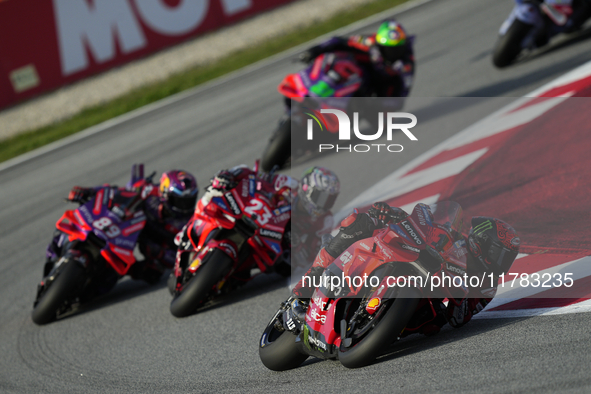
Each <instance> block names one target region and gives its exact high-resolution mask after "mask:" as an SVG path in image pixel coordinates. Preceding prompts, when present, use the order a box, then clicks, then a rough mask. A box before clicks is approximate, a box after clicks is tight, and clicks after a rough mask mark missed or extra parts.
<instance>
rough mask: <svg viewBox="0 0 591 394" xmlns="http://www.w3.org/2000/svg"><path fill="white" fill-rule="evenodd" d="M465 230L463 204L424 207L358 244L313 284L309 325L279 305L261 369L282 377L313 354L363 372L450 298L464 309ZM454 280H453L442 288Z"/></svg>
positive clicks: (286, 306)
mask: <svg viewBox="0 0 591 394" xmlns="http://www.w3.org/2000/svg"><path fill="white" fill-rule="evenodd" d="M461 226H462V209H461V207H460V206H459V204H457V203H455V202H441V203H438V204H436V205H434V206H431V207H429V206H427V205H424V204H418V205H417V206H416V207H415V208H414V210H413V212H412V214H411V215H410V216H409V217H407V218H406V219H403V220H401V221H400V222H398V223H396V224H390V225H389V226H387V227H385V228H383V229H381V230H378V231H376V232H375V233H374V236H373V237H372V238H367V239H364V240H361V241H358V242H355V243H354V244H353V245H351V246H350V247H349V248H348V249H347V250H346V251H344V252H343V253H342V254H341V255H340V256H339V257H337V258H336V259H335V260H334V262H333V263H332V264H331V265H330V266H329V267H328V268H327V269H326V270H325V271H324V273H323V274H322V276H321V277H320V278H315V279H314V280H315V281H314V282H311V283H313V286H316V290H315V292H314V294H313V297H312V299H311V300H310V304H309V307H308V309H307V311H306V314H305V318H304V319H303V320H304V321H295V320H297V314H296V313H293V312H294V311H293V310H292V305H291V304H292V303H291V301H292V298H291V297H290V298H289V299H288V300H287V301H286V302H284V303H282V304H281V307H280V308H279V310H278V311H277V312H276V313H275V315H274V316H273V318H272V319H271V321H270V322H269V324H268V325H267V327H266V328H265V330H264V332H263V335H262V337H261V340H260V342H259V355H260V358H261V361H262V362H263V364H264V365H265V366H266V367H267V368H269V369H271V370H275V371H282V370H287V369H291V368H296V367H298V366H299V365H300V364H301V363H303V362H304V361H305V360H306V359H307V358H308V357H309V356H312V357H317V358H321V359H338V360H339V361H340V362H341V363H342V364H343V365H344V366H345V367H348V368H358V367H363V366H365V365H368V364H370V363H372V362H373V361H374V360H375V359H376V357H378V356H379V355H380V354H381V353H382V352H383V351H384V350H385V349H387V348H388V346H389V345H390V344H391V343H393V342H395V341H396V340H397V339H399V338H400V337H402V336H406V335H409V334H412V333H417V332H420V330H421V328H422V327H423V326H424V325H425V324H428V323H429V322H433V321H434V320H435V319H436V318H437V316H438V312H439V311H440V309H441V305H442V303H441V301H443V300H444V299H445V298H447V299H448V300H449V302H452V303H455V304H458V305H459V301H461V300H462V299H463V298H464V297H465V296H466V294H467V292H468V289H467V287H466V285H465V284H464V283H463V281H462V279H463V278H462V276H463V275H464V274H465V272H466V261H467V260H466V255H467V253H468V252H467V248H466V241H465V240H464V238H463V237H462V235H461ZM450 276H451V278H455V279H454V280H453V282H452V281H449V280H448V281H447V283H446V282H445V281H444V282H443V283H442V282H441V278H442V277H450ZM307 279H309V280H313V279H312V278H305V279H304V280H307ZM316 280H317V281H318V283H317V282H316ZM451 283H454V284H453V285H452V284H451ZM433 284H436V285H437V286H433ZM456 284H457V285H458V286H457V287H456Z"/></svg>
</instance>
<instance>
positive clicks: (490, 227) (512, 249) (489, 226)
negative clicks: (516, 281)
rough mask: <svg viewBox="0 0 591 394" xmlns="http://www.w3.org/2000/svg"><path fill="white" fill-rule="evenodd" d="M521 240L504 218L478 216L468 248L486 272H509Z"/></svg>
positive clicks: (474, 221)
mask: <svg viewBox="0 0 591 394" xmlns="http://www.w3.org/2000/svg"><path fill="white" fill-rule="evenodd" d="M520 244H521V240H520V239H519V237H518V236H517V233H516V232H515V230H514V229H513V227H511V226H510V225H508V224H507V223H505V222H504V221H502V220H499V219H494V218H489V217H484V216H476V217H473V218H472V228H471V229H470V233H469V235H468V249H469V250H470V253H471V254H472V256H474V257H475V260H476V261H477V262H478V263H480V265H481V268H483V269H484V270H485V272H492V273H494V274H495V275H500V274H502V273H507V272H508V271H509V269H510V268H511V265H513V262H514V261H515V258H516V257H517V254H518V253H519V246H520Z"/></svg>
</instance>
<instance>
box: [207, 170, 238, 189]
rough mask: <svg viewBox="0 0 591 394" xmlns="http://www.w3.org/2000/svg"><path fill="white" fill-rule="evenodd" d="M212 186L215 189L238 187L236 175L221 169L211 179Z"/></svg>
mask: <svg viewBox="0 0 591 394" xmlns="http://www.w3.org/2000/svg"><path fill="white" fill-rule="evenodd" d="M211 187H212V188H213V189H215V190H222V191H226V190H231V189H233V188H234V187H236V181H235V180H234V175H232V173H231V172H230V171H220V172H219V173H218V174H217V175H216V176H214V177H213V179H212V180H211Z"/></svg>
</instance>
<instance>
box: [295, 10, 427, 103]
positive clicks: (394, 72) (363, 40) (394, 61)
mask: <svg viewBox="0 0 591 394" xmlns="http://www.w3.org/2000/svg"><path fill="white" fill-rule="evenodd" d="M335 51H345V52H351V53H352V54H353V55H354V56H355V59H356V60H357V62H358V63H359V64H360V65H362V66H366V67H365V68H366V69H367V70H368V71H369V78H368V83H367V84H366V89H365V90H364V91H359V92H358V93H357V95H358V96H359V97H407V96H408V93H409V91H410V89H411V87H412V82H413V76H414V72H415V61H414V54H413V49H412V38H411V37H409V36H408V35H407V34H406V32H405V31H404V29H403V28H402V25H401V24H400V23H398V22H396V21H394V20H388V21H385V22H384V23H382V24H381V25H380V26H379V27H378V30H377V32H376V33H375V34H372V35H369V36H368V35H355V36H351V37H347V38H345V37H333V38H331V39H330V40H328V41H326V42H324V43H322V44H320V45H317V46H314V47H312V48H310V49H308V50H307V51H305V52H304V53H302V54H301V55H300V60H302V61H304V62H310V61H311V60H313V59H314V58H315V57H317V56H319V55H320V54H322V53H325V52H335Z"/></svg>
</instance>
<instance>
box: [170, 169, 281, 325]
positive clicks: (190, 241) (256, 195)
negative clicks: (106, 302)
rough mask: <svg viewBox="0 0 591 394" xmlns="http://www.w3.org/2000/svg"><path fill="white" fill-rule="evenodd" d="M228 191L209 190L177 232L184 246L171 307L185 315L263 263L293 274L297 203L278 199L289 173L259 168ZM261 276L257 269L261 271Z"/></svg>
mask: <svg viewBox="0 0 591 394" xmlns="http://www.w3.org/2000/svg"><path fill="white" fill-rule="evenodd" d="M258 167H259V164H258V161H257V164H255V167H254V171H255V172H256V173H257V175H256V176H255V175H254V174H251V175H250V176H249V177H248V179H246V178H245V179H243V180H242V181H240V182H239V183H238V184H237V185H236V187H234V188H233V189H231V190H230V191H226V192H224V193H221V192H217V195H215V194H213V192H212V191H208V192H207V193H206V194H205V195H204V196H203V197H202V198H201V199H200V200H199V201H198V203H197V207H196V208H195V213H194V215H193V217H192V218H191V220H189V223H188V224H187V225H186V226H185V228H184V229H183V231H181V232H180V233H179V234H177V238H176V239H175V242H176V243H177V245H178V246H179V249H178V252H177V258H176V263H175V267H174V270H173V273H172V274H171V276H170V277H169V282H168V286H169V290H170V291H171V293H172V294H173V299H172V301H171V303H170V312H171V313H172V314H173V315H174V316H176V317H185V316H188V315H191V314H193V313H195V312H196V311H197V308H199V307H200V306H201V305H203V304H204V303H205V302H206V301H208V300H210V299H212V298H214V297H215V296H217V295H220V294H222V293H228V292H230V291H232V290H234V289H235V288H237V287H239V286H241V285H243V284H245V283H246V282H248V281H249V280H251V279H252V278H254V275H252V274H251V270H253V269H254V270H256V269H257V268H258V269H259V270H260V272H261V273H269V272H277V273H279V274H281V275H284V276H288V275H289V274H290V271H291V267H290V261H291V260H290V244H289V242H290V241H289V238H290V237H289V231H290V220H291V205H289V204H288V203H286V202H285V201H283V205H281V204H280V203H279V201H277V198H276V197H277V196H276V195H274V193H275V192H276V190H278V189H281V188H282V187H284V186H285V185H286V182H287V181H288V177H286V176H284V175H281V174H279V175H274V174H273V173H259V172H258ZM255 275H256V274H255Z"/></svg>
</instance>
